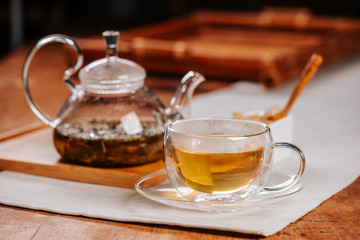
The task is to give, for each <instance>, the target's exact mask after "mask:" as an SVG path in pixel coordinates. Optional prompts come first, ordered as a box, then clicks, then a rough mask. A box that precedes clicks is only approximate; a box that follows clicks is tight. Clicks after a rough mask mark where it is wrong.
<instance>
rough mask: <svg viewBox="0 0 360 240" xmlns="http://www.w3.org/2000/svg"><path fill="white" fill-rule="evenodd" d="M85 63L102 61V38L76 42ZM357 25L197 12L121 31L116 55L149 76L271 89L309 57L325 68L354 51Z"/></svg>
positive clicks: (268, 14) (303, 14) (302, 15)
mask: <svg viewBox="0 0 360 240" xmlns="http://www.w3.org/2000/svg"><path fill="white" fill-rule="evenodd" d="M76 41H77V42H78V43H79V45H80V47H81V49H82V50H83V52H84V55H85V59H87V61H92V60H94V59H98V58H103V57H104V56H105V44H104V41H103V39H102V38H100V37H96V38H87V39H76ZM359 42H360V20H356V19H345V18H326V17H318V16H313V15H312V14H310V13H309V12H308V11H306V9H305V10H304V9H297V10H287V9H285V10H283V9H280V10H279V9H267V10H264V11H262V12H259V13H239V12H232V13H230V12H206V11H201V12H197V13H194V14H191V15H189V16H186V17H184V18H179V19H175V20H172V21H169V22H164V23H160V24H156V25H152V26H147V27H142V28H138V29H134V30H129V31H125V32H121V35H120V40H119V55H120V57H123V58H128V59H131V60H133V61H136V62H138V63H139V64H141V65H142V66H144V67H145V68H146V69H147V70H148V71H149V72H156V73H172V74H181V75H183V74H184V73H186V72H187V71H188V70H190V69H192V70H195V71H199V72H201V73H202V74H204V75H205V76H206V77H214V78H220V79H233V80H251V81H257V82H260V83H262V84H264V85H266V86H267V87H273V86H277V85H279V84H281V83H283V82H286V81H288V80H290V79H292V78H293V77H295V76H297V75H299V74H300V72H301V70H302V69H303V68H304V65H305V64H306V61H307V60H308V59H309V57H310V55H311V54H312V53H314V52H317V53H319V54H321V55H323V57H324V59H325V64H328V63H331V62H333V61H337V60H339V59H341V58H344V57H347V56H350V55H353V54H356V53H358V52H360V44H359Z"/></svg>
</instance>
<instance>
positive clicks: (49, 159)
mask: <svg viewBox="0 0 360 240" xmlns="http://www.w3.org/2000/svg"><path fill="white" fill-rule="evenodd" d="M52 131H53V129H52V128H50V127H47V128H43V129H37V130H35V131H33V132H29V133H25V134H22V135H16V136H15V137H13V138H7V139H5V140H3V141H0V170H10V171H16V172H22V173H28V174H33V175H39V176H45V177H52V178H60V179H66V180H73V181H79V182H86V183H96V184H101V185H108V186H116V187H123V188H134V185H135V183H136V181H137V180H138V179H139V178H141V177H142V176H145V175H147V174H149V173H151V172H155V171H157V170H160V169H162V168H163V162H162V161H160V160H159V161H156V162H153V163H149V164H146V165H142V166H135V167H126V168H106V169H104V168H93V167H86V166H79V165H73V164H69V163H66V162H62V161H61V159H60V155H59V154H58V153H57V152H56V150H55V148H54V146H53V142H52Z"/></svg>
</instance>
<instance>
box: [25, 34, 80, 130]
mask: <svg viewBox="0 0 360 240" xmlns="http://www.w3.org/2000/svg"><path fill="white" fill-rule="evenodd" d="M53 42H59V43H63V44H67V45H70V46H71V47H72V48H73V49H75V51H76V53H77V61H76V63H75V65H74V66H72V67H70V68H69V69H67V70H66V71H65V74H64V82H65V85H66V86H67V87H69V88H70V90H71V91H72V92H74V91H76V87H75V84H74V83H72V82H71V81H70V77H71V75H72V74H74V73H75V72H76V71H77V70H79V68H80V67H81V65H82V64H83V55H82V53H81V50H80V48H79V46H78V45H77V44H76V43H75V42H74V41H73V40H72V39H71V38H69V37H68V36H65V35H59V34H55V35H49V36H46V37H44V38H42V39H40V40H39V41H38V42H37V43H36V44H35V46H34V47H33V48H32V49H31V50H30V51H29V53H28V55H27V56H26V58H25V62H24V66H23V69H22V81H23V86H24V91H25V96H26V100H27V101H28V103H29V105H30V107H31V110H32V111H33V112H34V113H35V114H36V116H37V117H38V118H40V119H41V120H42V121H43V122H45V123H46V124H48V125H50V126H52V127H56V125H57V124H58V122H59V120H58V119H55V120H52V119H51V118H50V117H49V116H48V115H47V114H46V113H43V112H41V111H40V110H39V108H38V107H37V105H36V104H35V102H34V100H33V98H32V97H31V94H30V91H29V85H28V75H29V67H30V63H31V60H32V59H33V57H34V56H35V54H36V53H37V52H38V51H39V49H40V48H41V47H43V46H45V45H48V44H50V43H53Z"/></svg>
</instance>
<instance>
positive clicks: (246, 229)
mask: <svg viewBox="0 0 360 240" xmlns="http://www.w3.org/2000/svg"><path fill="white" fill-rule="evenodd" d="M359 76H360V58H356V59H353V60H352V61H349V62H347V63H346V64H343V65H338V66H336V67H333V68H331V69H328V70H327V71H322V72H320V73H319V74H318V75H317V76H316V78H315V79H314V80H313V81H312V82H311V83H310V84H309V86H308V87H307V88H306V89H305V90H304V92H303V93H302V95H301V96H300V99H299V100H298V102H297V103H296V105H295V108H294V109H293V115H294V119H295V132H294V134H295V144H297V145H298V146H299V147H300V148H301V149H302V150H303V151H304V153H305V156H306V161H307V164H306V170H305V174H304V177H303V179H304V182H305V187H304V189H303V190H302V191H300V192H298V193H296V194H294V195H291V196H288V197H286V198H282V199H278V200H277V201H275V202H271V203H266V202H265V203H263V204H259V205H253V206H252V207H249V208H246V209H243V210H241V211H238V212H227V213H205V212H198V211H191V210H184V209H177V208H172V207H168V206H164V205H161V204H159V203H156V202H153V201H151V200H148V199H146V198H144V197H142V196H141V195H139V194H137V193H136V192H135V191H134V190H129V189H121V188H115V187H107V186H100V185H94V184H86V183H79V182H72V181H66V180H58V179H51V178H44V177H39V176H31V175H26V174H20V173H13V172H7V171H4V172H1V173H0V203H3V204H8V205H12V206H20V207H25V208H31V209H40V210H46V211H50V212H57V213H63V214H71V215H80V216H88V217H95V218H103V219H109V220H118V221H131V222H146V223H159V224H167V225H179V226H185V227H198V228H208V229H218V230H225V231H235V232H243V233H255V234H262V235H265V236H268V235H271V234H274V233H276V232H277V231H279V230H281V229H282V228H284V227H285V226H287V225H288V224H290V223H291V222H294V221H296V220H297V219H298V218H300V217H302V216H303V215H305V214H306V213H307V212H309V211H311V210H312V209H314V208H315V207H317V206H318V205H319V204H320V203H321V202H323V201H324V200H326V199H328V198H329V197H330V196H332V195H333V194H335V193H336V192H338V191H340V190H342V189H343V188H345V187H347V186H348V185H349V184H351V183H352V182H353V181H354V180H355V179H356V178H357V177H358V176H359V173H360V162H359V161H358V158H359V156H360V150H359V146H360V137H359V134H360V108H359V106H358V105H359V103H360V94H358V91H359V89H360V81H359V80H358V78H359ZM292 87H293V85H288V86H285V87H282V88H278V89H275V90H272V91H266V90H264V89H262V88H261V87H260V86H258V85H255V84H249V83H238V84H235V85H233V86H231V87H229V88H227V89H225V90H221V91H217V92H213V93H210V94H206V95H203V96H201V97H199V98H197V99H196V100H195V101H194V106H193V114H194V116H196V117H201V116H231V113H232V112H233V111H235V110H238V111H243V110H250V109H253V108H256V109H259V110H264V109H266V108H267V107H268V106H271V105H274V104H280V105H282V104H284V103H285V102H286V101H287V99H288V97H289V94H290V92H291V90H292ZM291 165H292V162H290V161H283V162H281V163H279V164H278V165H277V166H276V167H278V168H281V169H286V170H289V169H292V167H291Z"/></svg>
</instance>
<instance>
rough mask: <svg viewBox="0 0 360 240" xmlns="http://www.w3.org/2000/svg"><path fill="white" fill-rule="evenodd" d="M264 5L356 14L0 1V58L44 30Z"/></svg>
mask: <svg viewBox="0 0 360 240" xmlns="http://www.w3.org/2000/svg"><path fill="white" fill-rule="evenodd" d="M266 6H273V7H307V8H308V9H309V10H310V11H311V12H312V13H313V14H317V15H324V16H341V17H356V18H360V1H359V0H342V1H330V0H328V1H316V0H313V1H304V0H275V1H274V0H268V1H265V0H252V1H244V0H99V1H92V0H89V1H85V0H71V1H70V0H30V1H26V0H5V1H4V0H2V1H1V2H0V44H1V45H0V46H1V48H0V57H3V56H5V55H6V54H8V53H10V52H11V51H14V50H16V49H17V48H19V47H21V46H23V45H24V44H28V43H30V42H32V41H34V40H37V39H39V38H40V37H42V36H45V35H47V34H50V33H63V34H68V35H76V36H81V37H86V36H91V35H97V34H100V33H101V32H102V31H104V30H107V29H115V30H126V29H130V28H134V27H137V26H143V25H148V24H151V23H156V22H161V21H165V20H168V19H171V18H175V17H179V16H183V15H186V14H188V13H191V12H193V11H196V10H200V9H202V10H203V9H209V10H231V11H260V10H262V9H263V8H264V7H266Z"/></svg>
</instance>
